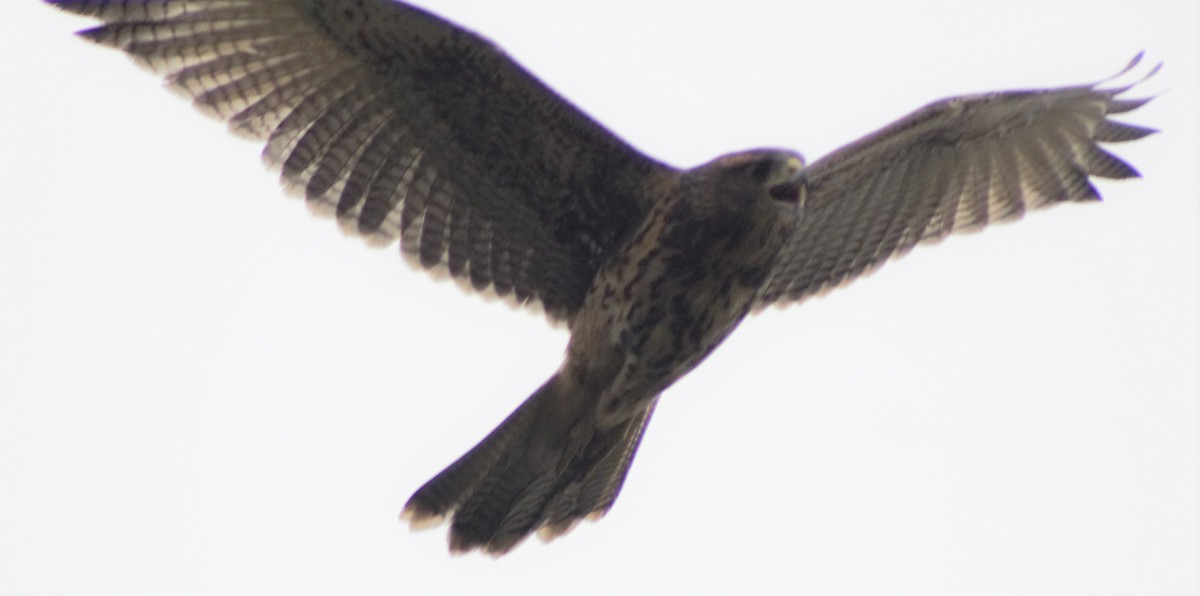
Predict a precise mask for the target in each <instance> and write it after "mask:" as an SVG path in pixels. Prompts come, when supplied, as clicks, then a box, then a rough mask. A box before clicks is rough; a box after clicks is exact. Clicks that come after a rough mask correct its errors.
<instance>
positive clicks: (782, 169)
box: [689, 149, 806, 216]
mask: <svg viewBox="0 0 1200 596" xmlns="http://www.w3.org/2000/svg"><path fill="white" fill-rule="evenodd" d="M689 175H690V176H691V177H693V179H694V180H695V181H696V182H699V183H700V185H701V187H706V188H707V189H709V192H705V193H699V195H698V196H697V198H698V199H699V200H700V202H701V203H708V204H700V205H697V207H700V208H701V210H702V211H707V212H709V213H710V214H712V215H732V214H747V215H749V214H753V213H762V214H767V213H778V214H781V215H783V214H786V215H785V216H792V214H795V215H798V214H799V212H800V210H801V208H802V207H803V204H804V195H805V186H806V180H805V176H804V157H802V156H801V155H800V154H799V153H796V152H794V151H787V150H783V149H755V150H752V151H742V152H740V153H731V154H729V155H724V156H721V157H718V158H717V159H714V160H712V161H710V162H708V163H706V164H704V165H702V166H700V167H697V168H695V169H693V170H691V171H690V172H689Z"/></svg>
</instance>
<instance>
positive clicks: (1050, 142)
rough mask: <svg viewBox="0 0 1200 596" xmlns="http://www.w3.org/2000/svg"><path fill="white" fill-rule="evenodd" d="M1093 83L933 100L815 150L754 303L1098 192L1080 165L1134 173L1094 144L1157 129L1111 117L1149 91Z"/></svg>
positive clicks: (1097, 172)
mask: <svg viewBox="0 0 1200 596" xmlns="http://www.w3.org/2000/svg"><path fill="white" fill-rule="evenodd" d="M1140 59H1141V55H1140V54H1139V55H1138V56H1137V57H1136V58H1134V60H1133V61H1132V62H1131V63H1130V64H1129V66H1127V67H1126V68H1125V70H1123V71H1121V73H1119V74H1118V75H1116V76H1121V75H1124V74H1126V73H1127V72H1128V71H1129V70H1130V69H1132V68H1133V67H1134V66H1136V65H1137V64H1138V63H1139V61H1140ZM1155 71H1157V67H1155V68H1154V69H1153V70H1151V71H1150V72H1149V74H1147V75H1145V77H1143V79H1142V80H1144V79H1145V78H1148V77H1149V76H1151V75H1153V74H1154V72H1155ZM1113 78H1115V77H1113ZM1139 82H1140V81H1139ZM1101 83H1103V81H1102V82H1101ZM1101 83H1096V84H1091V85H1081V86H1076V87H1064V88H1060V89H1048V90H1037V91H1012V92H1003V93H990V94H985V95H974V96H964V97H956V98H953V99H947V100H942V101H938V102H934V103H932V104H929V105H928V106H926V107H924V108H922V109H920V110H917V111H916V112H913V113H912V114H910V115H909V116H907V117H905V118H902V119H900V120H899V121H897V122H896V123H894V124H892V125H890V126H888V127H886V128H884V129H883V130H880V131H879V132H876V133H874V134H871V135H869V136H867V137H865V138H863V139H861V140H859V141H856V142H854V143H851V144H849V145H847V146H845V147H843V148H842V149H839V150H837V151H835V152H833V153H831V154H830V155H828V156H826V157H824V158H822V159H820V160H818V161H816V162H814V163H813V164H812V165H811V166H810V167H809V168H808V174H807V175H808V182H809V187H808V199H807V203H806V206H805V216H804V218H803V219H802V220H801V222H800V224H799V226H798V227H797V228H796V229H795V230H794V232H793V233H792V236H791V238H790V239H789V240H788V242H787V244H786V245H785V246H784V248H783V251H782V254H781V255H780V258H779V261H778V263H777V264H776V266H775V268H774V270H773V271H772V272H771V277H770V279H769V280H768V282H767V285H766V287H765V288H764V291H763V293H762V295H761V296H760V298H759V301H758V304H757V308H760V309H761V308H762V307H764V306H766V305H769V304H772V303H777V304H778V303H784V304H786V303H789V302H793V301H799V300H803V299H804V298H806V297H808V296H812V295H814V294H817V293H820V292H822V291H825V290H828V289H830V288H834V287H837V286H839V285H841V284H844V283H846V282H848V281H850V280H852V279H854V278H855V277H857V276H859V275H861V274H863V273H865V272H868V271H870V270H872V269H874V268H876V267H878V266H879V265H882V264H883V263H885V262H886V261H887V260H888V259H890V258H892V257H895V256H899V255H902V254H904V253H906V252H908V251H909V250H911V249H912V248H913V247H914V246H916V245H917V244H918V243H920V242H937V241H939V240H941V239H942V238H945V237H946V236H947V235H949V234H951V233H952V232H958V231H964V230H976V229H979V228H982V227H983V226H986V225H988V224H989V223H994V222H1000V221H1006V220H1013V219H1017V218H1019V217H1021V215H1022V214H1024V212H1025V211H1026V210H1027V209H1037V208H1039V207H1044V206H1047V205H1053V204H1055V203H1060V202H1063V201H1087V200H1096V199H1098V198H1099V195H1098V193H1097V192H1096V189H1095V188H1094V187H1093V186H1092V185H1091V183H1090V182H1089V181H1088V177H1089V176H1099V177H1102V178H1128V177H1133V176H1137V175H1138V173H1137V172H1136V171H1135V170H1134V169H1133V168H1132V167H1130V166H1129V165H1128V164H1126V163H1125V162H1123V161H1121V160H1120V159H1118V158H1116V157H1114V156H1113V155H1111V154H1109V153H1108V152H1106V151H1104V150H1103V149H1101V148H1100V145H1099V144H1100V143H1115V142H1121V141H1131V140H1134V139H1140V138H1142V137H1144V136H1146V135H1148V134H1151V133H1153V132H1155V131H1154V130H1152V129H1148V128H1141V127H1138V126H1133V125H1129V124H1123V123H1120V122H1114V121H1112V120H1110V119H1109V118H1108V117H1109V115H1111V114H1119V113H1122V112H1127V111H1130V110H1133V109H1135V108H1137V107H1139V106H1141V105H1143V104H1145V103H1146V102H1147V101H1149V99H1123V98H1121V97H1119V96H1120V95H1122V94H1123V93H1125V92H1126V91H1128V90H1129V89H1130V88H1132V87H1133V86H1134V85H1136V84H1137V83H1134V84H1133V85H1128V86H1123V87H1117V88H1111V89H1102V88H1100V84H1101Z"/></svg>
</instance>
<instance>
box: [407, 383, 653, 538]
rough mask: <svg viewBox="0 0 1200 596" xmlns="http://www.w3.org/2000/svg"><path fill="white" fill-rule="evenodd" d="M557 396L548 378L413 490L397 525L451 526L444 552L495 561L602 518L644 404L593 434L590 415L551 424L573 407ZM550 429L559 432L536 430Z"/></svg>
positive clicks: (637, 436)
mask: <svg viewBox="0 0 1200 596" xmlns="http://www.w3.org/2000/svg"><path fill="white" fill-rule="evenodd" d="M563 391H565V390H564V389H563V388H562V386H561V384H560V383H559V382H558V377H557V376H555V377H552V378H551V379H550V380H549V381H548V382H546V384H544V385H543V386H542V387H541V388H539V389H538V390H537V391H536V392H534V394H533V395H532V396H530V397H529V399H527V400H525V403H523V404H521V406H520V407H519V408H517V410H516V411H514V412H513V413H512V414H511V415H509V417H508V418H506V419H505V420H504V422H502V423H501V424H500V426H498V427H497V428H496V429H495V430H493V431H492V432H491V433H490V434H489V435H488V436H487V437H486V438H484V439H483V440H482V441H480V442H479V444H478V445H476V446H475V447H474V448H473V449H471V450H470V451H469V452H467V454H466V455H464V456H462V457H461V458H459V459H458V461H456V462H454V463H453V464H451V465H450V466H449V467H447V468H446V469H445V470H444V471H443V472H442V473H440V474H438V475H437V476H436V477H434V478H433V479H432V480H430V481H429V482H428V483H426V484H425V486H422V487H421V488H420V489H419V490H417V492H416V493H415V494H413V496H412V498H410V499H409V501H408V503H407V504H406V505H405V507H404V514H403V516H404V517H405V518H407V519H408V520H409V521H410V523H411V524H412V526H413V527H414V528H418V527H425V526H429V525H436V524H438V523H440V522H441V521H443V520H445V519H446V518H447V517H451V518H452V520H451V525H450V550H451V551H453V552H465V551H469V550H472V549H475V548H481V549H483V550H484V551H486V552H489V553H491V554H494V555H500V554H503V553H505V552H507V551H509V550H510V549H512V548H513V547H514V546H516V545H517V544H519V543H520V542H521V541H522V540H524V539H525V538H526V537H527V536H529V534H531V533H533V532H534V531H537V530H539V528H540V530H541V531H540V532H539V534H540V535H541V536H542V537H543V538H545V539H549V538H553V537H555V536H558V535H560V534H562V533H564V532H566V531H568V530H570V529H571V528H572V527H574V525H575V524H576V523H577V522H578V521H579V520H580V519H583V518H585V517H589V516H591V517H598V516H601V515H603V514H604V513H605V512H607V511H608V509H609V508H610V507H611V506H612V504H613V501H615V500H616V497H617V494H618V492H620V490H621V485H622V484H623V483H624V481H625V476H626V474H627V473H628V471H629V465H630V463H631V462H632V461H633V456H634V454H635V453H636V451H637V447H638V444H639V442H640V441H641V437H642V433H643V431H644V429H645V426H646V423H647V421H648V420H649V418H650V415H651V413H652V412H653V404H651V406H650V407H648V408H646V409H645V410H644V411H643V412H641V413H640V414H639V415H637V416H635V417H634V418H632V419H630V420H629V421H627V422H625V423H623V424H620V425H617V426H615V427H613V428H610V429H605V430H603V431H601V430H599V429H596V428H594V426H592V425H593V424H594V423H593V421H592V420H593V419H592V418H591V416H590V415H584V416H582V417H581V416H573V417H563V416H556V415H555V412H553V411H552V410H554V409H555V408H558V409H560V410H561V409H562V404H563V403H568V402H570V400H571V399H572V398H573V397H576V396H570V395H562V394H560V393H561V392H563ZM568 409H569V408H568ZM547 412H550V413H549V414H547ZM558 424H561V425H563V427H562V428H546V427H547V426H551V427H553V426H555V425H558ZM579 425H588V426H585V427H583V428H576V427H577V426H579ZM547 454H549V457H547Z"/></svg>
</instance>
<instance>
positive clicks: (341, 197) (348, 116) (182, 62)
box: [49, 0, 674, 321]
mask: <svg viewBox="0 0 1200 596" xmlns="http://www.w3.org/2000/svg"><path fill="white" fill-rule="evenodd" d="M49 1H50V3H51V4H53V5H55V6H57V7H58V8H61V9H64V10H67V11H71V12H75V13H79V14H84V15H88V16H92V17H96V18H99V19H100V20H102V21H103V23H104V24H102V25H100V26H98V27H96V28H93V29H89V30H87V31H85V32H83V33H82V35H83V36H84V37H86V38H88V39H91V40H93V41H96V42H99V43H102V44H106V45H110V46H114V47H117V48H120V49H123V50H125V51H126V52H129V53H130V54H132V55H133V56H134V57H136V58H137V59H138V61H139V62H141V63H143V64H144V65H146V66H148V67H150V68H151V69H153V70H155V71H158V72H160V73H163V74H165V75H166V77H167V79H168V81H169V82H170V84H171V85H172V86H173V87H175V88H177V89H180V90H182V91H184V92H186V93H187V94H188V95H190V96H192V97H193V98H194V100H195V104H196V105H197V106H198V107H200V108H201V109H203V110H204V111H206V112H208V113H210V114H213V115H215V116H217V117H219V118H221V119H224V120H226V121H228V122H229V125H230V127H231V128H232V129H233V130H234V131H236V132H238V133H240V134H243V135H249V136H251V137H254V138H260V139H264V140H266V142H267V146H266V150H265V153H264V155H265V157H266V158H267V159H268V160H269V161H270V162H271V163H272V164H274V165H275V166H276V167H278V168H280V169H281V170H282V175H283V180H284V181H285V183H286V184H287V185H288V186H290V187H292V188H294V189H296V190H298V191H300V192H302V193H303V194H304V196H305V197H306V199H307V200H308V201H309V202H310V203H311V204H312V205H313V206H315V207H319V209H318V210H319V211H326V212H330V211H331V212H333V213H335V214H336V216H337V218H338V220H339V222H341V224H342V227H343V228H344V229H346V230H348V231H351V232H353V233H357V234H361V235H363V236H366V237H367V238H369V239H370V240H372V241H373V242H375V243H383V244H390V243H392V242H393V241H395V240H397V239H400V241H401V247H402V250H403V252H404V253H405V255H406V256H408V257H410V260H413V261H415V262H417V263H418V264H419V265H420V266H422V267H425V268H428V269H432V270H435V271H437V270H441V271H446V272H448V273H450V274H451V275H452V276H454V277H455V278H458V279H460V280H462V281H465V282H469V284H470V286H471V287H473V288H475V289H477V290H481V291H491V290H494V291H495V292H496V293H497V294H499V295H501V296H507V297H509V298H511V299H513V300H515V301H516V302H517V303H531V304H540V305H541V306H542V307H543V308H544V309H545V311H546V312H547V314H548V315H549V316H550V317H551V318H552V319H554V320H558V321H569V320H570V319H571V317H572V316H573V315H574V313H575V311H576V310H577V309H578V308H579V306H580V304H581V303H582V300H583V296H584V295H585V294H586V292H587V289H588V287H589V285H590V284H591V282H592V278H593V277H594V276H595V273H596V271H597V270H598V268H599V267H600V265H601V263H602V261H603V259H604V258H605V256H606V255H608V254H609V253H611V252H612V251H613V250H614V248H615V247H616V246H617V245H618V244H619V243H620V242H621V241H622V240H623V238H624V236H625V235H626V234H628V233H629V232H630V230H631V229H632V228H633V227H635V226H636V225H637V223H638V222H639V221H641V219H642V218H643V216H644V215H645V212H646V210H647V204H646V191H645V189H646V187H647V180H648V179H653V178H655V177H656V176H666V177H669V176H671V175H673V174H674V170H672V169H670V168H668V167H666V166H663V165H661V164H659V163H658V162H655V161H653V160H651V159H649V158H647V157H645V156H644V155H642V154H641V153H639V152H638V151H636V150H634V149H633V148H631V147H629V146H628V145H626V144H625V143H624V142H622V141H621V140H619V139H617V138H616V137H615V136H614V135H612V134H610V133H609V132H608V131H606V130H605V129H604V128H603V127H601V126H600V125H599V124H597V123H595V122H594V121H592V120H591V119H590V118H588V117H587V116H586V115H584V114H583V113H582V112H580V111H579V110H577V109H576V108H575V107H574V106H572V105H570V104H569V103H567V102H566V101H565V100H563V99H562V98H561V97H559V96H558V95H556V94H555V93H553V92H552V91H550V90H549V89H548V88H547V87H545V86H544V85H543V84H542V83H541V82H540V81H538V80H537V79H536V78H535V77H534V76H533V75H531V74H530V73H528V72H527V71H525V70H524V69H523V68H521V67H520V66H519V65H517V64H516V63H514V62H513V61H512V60H510V59H509V58H508V57H507V56H505V55H504V53H503V52H501V51H500V50H499V49H497V48H496V47H495V46H494V45H493V44H491V43H490V42H488V41H487V40H485V39H483V38H481V37H479V36H477V35H475V34H473V33H470V32H468V31H465V30H463V29H461V28H459V27H457V26H455V25H453V24H451V23H448V22H446V21H444V20H442V19H440V18H438V17H436V16H434V15H431V14H429V13H427V12H424V11H422V10H420V9H417V8H413V7H410V6H406V5H403V4H399V3H395V2H390V1H388V0H185V1H172V2H166V1H164V0H139V1H132V2H131V1H112V2H97V1H95V0H82V1H81V0H49Z"/></svg>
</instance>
